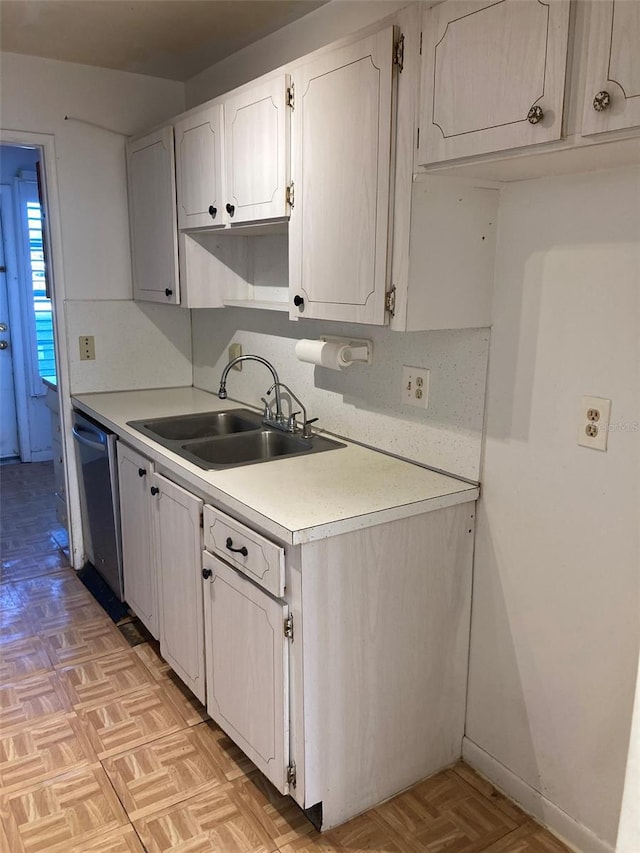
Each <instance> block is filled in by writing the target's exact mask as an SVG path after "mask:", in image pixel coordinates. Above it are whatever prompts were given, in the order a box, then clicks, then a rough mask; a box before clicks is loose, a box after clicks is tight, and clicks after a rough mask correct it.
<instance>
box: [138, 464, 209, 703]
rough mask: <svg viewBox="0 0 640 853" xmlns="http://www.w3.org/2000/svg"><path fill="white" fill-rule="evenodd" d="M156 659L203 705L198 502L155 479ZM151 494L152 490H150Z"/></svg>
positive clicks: (193, 496) (199, 503)
mask: <svg viewBox="0 0 640 853" xmlns="http://www.w3.org/2000/svg"><path fill="white" fill-rule="evenodd" d="M151 488H152V489H155V490H156V491H155V492H154V493H153V494H152V495H151V497H152V498H153V499H154V502H155V505H154V507H153V513H154V540H155V548H156V560H157V566H158V604H159V612H160V654H161V655H162V657H163V658H164V659H165V660H166V661H167V663H168V664H170V665H171V667H172V669H173V670H174V671H175V672H176V674H177V675H179V676H180V678H181V679H182V681H184V683H185V684H186V685H187V687H188V688H189V689H190V690H191V691H192V693H194V694H195V696H197V698H198V699H199V700H200V701H201V702H204V700H205V687H204V628H203V621H202V580H201V571H202V563H201V554H202V530H201V527H200V515H201V512H202V503H203V502H202V501H201V500H200V498H197V497H195V495H192V494H191V492H187V491H186V490H185V489H182V488H180V486H176V484H175V483H172V482H171V480H167V478H166V477H163V476H162V475H161V474H154V476H153V486H152V487H151ZM150 491H151V490H150Z"/></svg>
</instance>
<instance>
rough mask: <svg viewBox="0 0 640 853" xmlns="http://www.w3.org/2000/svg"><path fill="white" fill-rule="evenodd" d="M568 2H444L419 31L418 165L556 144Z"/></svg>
mask: <svg viewBox="0 0 640 853" xmlns="http://www.w3.org/2000/svg"><path fill="white" fill-rule="evenodd" d="M568 35H569V2H566V0H549V2H543V0H498V2H492V3H488V2H486V0H483V2H477V0H476V1H474V2H458V0H447V2H444V3H442V4H441V5H438V6H436V7H434V8H432V9H429V10H427V12H426V13H425V18H424V25H423V59H422V61H423V84H424V85H423V100H422V105H421V116H420V148H419V152H418V155H419V156H418V162H419V163H420V164H421V165H427V164H429V163H435V162H439V161H442V160H450V159H455V158H459V157H469V156H472V155H475V154H484V153H488V152H493V151H501V150H504V149H507V148H518V147H521V146H525V145H535V144H537V143H541V142H551V141H553V140H557V139H560V138H561V135H562V115H563V102H564V84H565V72H566V63H567V45H568Z"/></svg>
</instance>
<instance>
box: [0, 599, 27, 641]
mask: <svg viewBox="0 0 640 853" xmlns="http://www.w3.org/2000/svg"><path fill="white" fill-rule="evenodd" d="M35 633H36V631H35V630H34V628H33V626H32V624H31V621H30V620H29V618H28V616H27V615H26V613H25V612H24V610H23V608H22V607H14V608H13V609H11V610H9V609H7V610H3V611H2V612H1V613H0V645H3V644H4V643H15V642H16V641H17V640H26V639H27V638H28V637H33V636H34V635H35Z"/></svg>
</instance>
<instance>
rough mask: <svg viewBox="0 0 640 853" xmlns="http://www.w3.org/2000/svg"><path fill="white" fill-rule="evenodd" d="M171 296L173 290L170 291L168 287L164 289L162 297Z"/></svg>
mask: <svg viewBox="0 0 640 853" xmlns="http://www.w3.org/2000/svg"><path fill="white" fill-rule="evenodd" d="M172 294H173V290H171V288H169V287H165V289H164V295H165V296H171V295H172Z"/></svg>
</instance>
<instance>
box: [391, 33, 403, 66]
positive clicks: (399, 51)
mask: <svg viewBox="0 0 640 853" xmlns="http://www.w3.org/2000/svg"><path fill="white" fill-rule="evenodd" d="M393 64H394V65H397V66H398V71H402V68H403V66H404V35H403V34H401V35H400V38H399V39H398V41H397V42H396V43H395V45H394V48H393Z"/></svg>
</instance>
